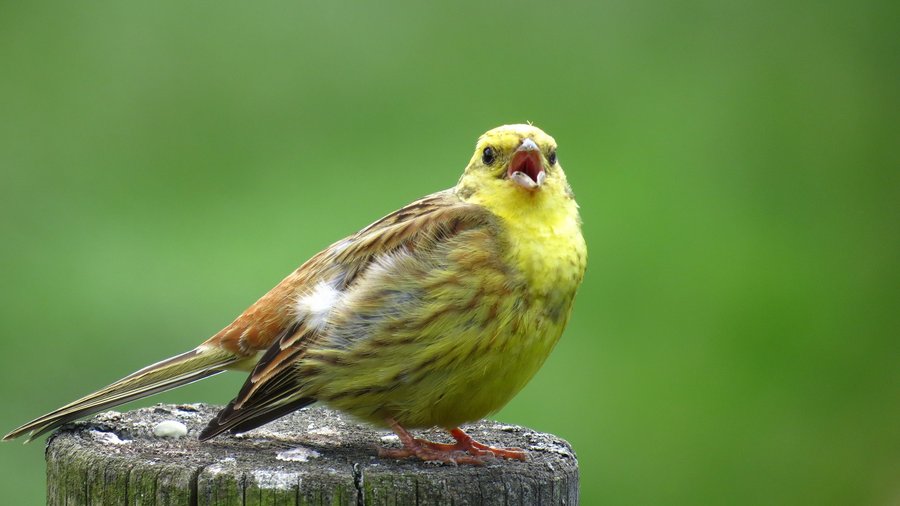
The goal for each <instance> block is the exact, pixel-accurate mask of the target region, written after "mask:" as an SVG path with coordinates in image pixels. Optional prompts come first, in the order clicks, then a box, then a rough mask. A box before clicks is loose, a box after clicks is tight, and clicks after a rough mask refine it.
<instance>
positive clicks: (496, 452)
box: [378, 420, 528, 466]
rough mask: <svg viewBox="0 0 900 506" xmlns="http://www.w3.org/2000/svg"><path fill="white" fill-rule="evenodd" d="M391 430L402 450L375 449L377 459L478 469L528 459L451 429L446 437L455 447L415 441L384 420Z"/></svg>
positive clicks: (520, 452)
mask: <svg viewBox="0 0 900 506" xmlns="http://www.w3.org/2000/svg"><path fill="white" fill-rule="evenodd" d="M388 423H389V424H390V425H391V428H392V429H394V432H396V433H397V436H399V437H400V441H401V442H402V443H403V446H404V447H403V448H399V449H398V448H379V449H378V456H379V457H386V458H392V459H406V458H410V457H418V458H419V459H421V460H423V461H426V462H442V463H444V464H454V465H458V464H472V465H476V466H481V465H484V464H486V463H487V462H490V461H493V460H496V459H498V458H504V459H516V460H523V461H524V460H527V459H528V455H527V453H526V452H525V450H523V449H521V448H494V447H492V446H488V445H485V444H482V443H479V442H478V441H475V440H474V439H472V437H471V436H469V435H468V434H466V433H465V432H464V431H463V430H462V429H460V428H455V429H452V430H451V431H450V435H451V436H453V439H455V440H456V443H455V444H446V443H435V442H432V441H428V440H426V439H419V438H415V437H413V436H412V434H410V433H409V432H408V431H407V430H406V429H404V428H403V427H401V426H400V424H398V423H397V422H396V421H395V420H388Z"/></svg>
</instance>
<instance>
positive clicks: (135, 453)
mask: <svg viewBox="0 0 900 506" xmlns="http://www.w3.org/2000/svg"><path fill="white" fill-rule="evenodd" d="M184 406H189V408H184ZM218 409H219V408H218V407H216V406H208V405H204V404H192V405H179V406H172V405H157V406H155V407H151V408H143V409H138V410H135V411H129V412H126V413H119V412H105V413H102V414H100V415H97V416H96V417H94V418H93V419H90V420H88V421H84V422H76V423H71V424H67V425H65V426H64V427H62V428H61V429H60V430H59V431H58V432H57V433H56V434H55V435H53V436H52V437H51V438H50V440H49V443H48V448H47V463H48V476H47V485H48V495H47V497H48V504H66V502H67V501H68V504H73V503H75V504H82V503H88V502H89V503H91V504H105V503H116V504H118V503H125V502H126V500H125V498H126V497H127V502H128V503H139V504H250V503H253V504H257V503H259V504H275V503H277V504H312V505H319V504H341V505H344V504H345V505H349V506H357V505H359V504H364V505H367V506H373V505H378V504H415V503H418V504H423V505H424V504H449V503H451V502H452V503H453V504H472V505H474V504H495V503H499V504H525V505H529V504H544V505H552V504H577V501H578V462H577V459H576V458H575V454H574V452H573V451H572V449H571V447H570V446H569V444H568V443H566V442H565V441H563V440H562V439H559V438H557V437H555V436H553V435H550V434H542V433H537V432H534V431H532V430H530V429H527V428H524V427H518V426H512V425H502V424H498V423H496V422H491V421H482V422H479V423H475V424H471V425H468V426H466V427H465V430H467V431H469V432H471V433H475V434H479V435H480V436H481V437H482V439H483V441H484V442H486V443H489V444H494V445H498V446H518V447H522V448H526V449H528V450H529V460H528V462H519V461H510V460H497V461H495V462H490V463H488V464H487V465H486V466H483V467H475V466H459V467H454V466H446V465H426V464H425V463H423V462H421V461H418V460H414V459H409V460H402V461H396V460H389V459H382V458H379V457H377V456H376V448H377V447H378V446H380V445H388V446H396V445H397V444H398V442H397V440H396V439H395V438H396V436H393V435H392V434H390V433H389V432H388V431H387V430H386V429H378V428H373V427H371V426H368V425H363V424H359V423H357V422H355V421H354V420H352V419H350V418H349V417H346V416H343V415H341V414H339V413H337V412H334V411H331V410H328V409H326V408H309V409H303V410H300V411H298V412H296V413H293V414H291V415H288V416H286V417H284V418H281V419H279V420H276V421H275V422H272V423H270V424H268V425H265V426H264V427H260V428H259V429H256V430H254V431H251V432H249V433H247V434H245V435H244V436H243V437H234V436H220V437H217V438H215V439H212V440H210V441H207V442H204V443H201V442H199V441H197V439H196V438H197V435H198V434H199V432H200V430H201V429H202V428H203V427H204V425H205V422H206V421H207V420H208V419H210V418H211V417H213V416H214V415H215V413H216V412H217V411H218ZM173 419H177V420H179V421H180V422H181V423H183V424H184V425H185V427H186V430H187V434H188V435H187V437H183V438H180V439H171V438H160V437H155V436H154V433H153V428H154V427H156V426H157V425H158V424H160V423H161V422H163V421H166V420H173ZM415 434H416V436H417V437H424V438H429V439H434V440H441V439H447V438H446V436H445V435H444V433H443V432H442V431H440V430H425V431H416V432H415ZM115 441H118V443H116V442H115ZM126 494H127V495H126ZM251 498H252V500H251Z"/></svg>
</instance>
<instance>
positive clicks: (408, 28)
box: [0, 0, 900, 505]
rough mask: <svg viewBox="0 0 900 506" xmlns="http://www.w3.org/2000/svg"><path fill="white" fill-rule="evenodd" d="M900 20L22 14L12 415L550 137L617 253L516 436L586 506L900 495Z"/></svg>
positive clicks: (14, 469)
mask: <svg viewBox="0 0 900 506" xmlns="http://www.w3.org/2000/svg"><path fill="white" fill-rule="evenodd" d="M894 5H896V3H893V2H885V3H884V4H883V5H878V4H875V3H866V2H846V3H837V2H800V1H787V2H784V1H763V2H720V1H712V0H709V1H687V2H659V1H641V0H638V1H604V2H592V3H565V4H563V3H552V4H551V3H550V2H501V3H496V4H492V5H486V4H484V3H482V2H453V3H452V4H449V5H443V6H441V5H438V4H437V3H426V2H407V3H395V4H392V5H387V4H385V3H380V2H369V3H363V2H359V3H344V2H334V3H327V2H317V3H311V4H307V3H304V2H284V3H252V2H241V3H236V2H235V3H230V2H209V3H184V2H142V3H127V2H108V3H95V2H59V3H54V4H41V3H27V2H15V3H14V2H3V3H2V5H0V66H2V70H0V178H2V180H0V241H2V242H0V267H2V277H3V285H2V286H3V290H2V292H0V321H2V333H0V339H2V341H0V342H2V353H0V371H2V373H0V374H2V378H0V379H2V381H0V385H2V386H0V388H2V391H0V393H2V402H3V409H2V410H0V429H3V432H5V431H6V430H8V429H12V428H13V427H14V426H17V425H19V424H20V423H22V422H25V421H27V420H29V419H31V418H33V417H34V416H37V415H39V414H41V413H44V412H46V411H48V410H50V409H51V408H55V407H57V406H58V405H61V404H63V403H65V402H67V401H70V400H72V399H73V398H75V397H78V396H80V395H82V394H84V393H87V392H89V391H91V390H93V389H95V388H97V387H100V386H102V385H105V384H106V383H108V382H109V381H111V380H114V379H116V378H118V377H120V376H122V375H124V374H126V373H128V372H131V371H132V370H135V369H137V368H139V367H141V366H143V365H146V364H148V363H150V362H154V361H156V360H159V359H162V358H164V357H167V356H169V355H172V354H175V353H177V352H181V351H184V350H186V349H188V348H190V347H192V346H193V345H195V344H196V343H199V342H200V341H201V340H202V339H205V338H206V337H207V336H209V335H211V334H212V333H214V332H215V331H217V330H218V329H219V328H221V327H222V326H224V325H225V324H227V323H228V322H229V321H230V320H231V319H232V318H233V317H234V316H236V315H237V314H238V313H239V312H240V311H242V310H243V309H244V308H245V307H246V306H247V305H249V304H250V303H251V302H253V301H254V300H255V299H256V298H257V297H258V296H260V295H262V294H263V293H264V292H265V291H267V290H268V289H269V288H270V287H272V286H273V285H275V283H277V282H278V281H279V280H280V279H281V278H282V277H283V276H284V275H286V274H287V273H288V272H290V271H291V270H292V269H294V268H295V267H296V266H297V265H299V264H300V263H301V262H303V261H304V260H305V259H307V258H308V257H310V256H311V255H313V254H314V253H315V252H317V251H318V250H319V249H320V248H322V247H324V246H326V245H328V244H330V243H331V242H332V241H334V240H336V239H338V238H340V237H342V236H344V235H346V234H349V233H351V232H353V231H355V230H356V229H358V228H360V227H361V226H364V225H366V224H368V223H369V222H371V221H373V220H374V219H376V218H377V217H379V216H381V215H383V214H385V213H387V212H389V211H391V210H393V209H395V208H397V207H399V206H401V205H403V204H405V203H407V202H409V201H411V200H413V199H415V198H417V197H419V196H421V195H424V194H427V193H430V192H432V191H435V190H438V189H442V188H445V187H449V186H451V185H453V184H454V183H455V182H456V180H457V178H458V176H459V174H460V173H461V170H462V168H463V167H464V165H465V163H466V162H467V160H468V159H469V157H470V156H471V150H472V147H473V145H474V142H475V139H476V137H477V136H478V135H479V134H481V133H482V132H483V131H485V130H487V129H489V128H491V127H494V126H496V125H499V124H503V123H512V122H524V121H533V122H534V123H535V124H536V125H538V126H540V127H541V128H544V129H545V130H547V131H548V132H549V133H550V134H551V135H553V136H555V137H556V139H557V141H558V142H559V145H560V151H559V156H560V160H561V163H562V164H563V166H564V167H565V168H566V171H567V173H568V175H569V180H570V182H571V183H572V185H573V187H574V190H575V193H576V196H577V198H578V201H579V203H580V204H581V208H582V213H583V218H584V233H585V236H586V239H587V243H588V248H589V251H590V255H589V256H590V258H589V266H588V272H587V276H586V278H585V282H584V286H583V287H582V289H581V292H580V294H579V296H578V299H577V302H576V307H575V311H574V315H573V318H572V322H571V325H570V326H569V328H568V330H567V332H566V334H565V336H564V337H563V339H562V341H561V342H560V344H559V346H558V347H557V349H556V351H555V352H554V354H553V356H552V357H551V358H550V359H549V361H548V362H547V364H546V365H545V367H544V368H543V369H542V370H541V372H540V373H539V374H538V375H537V376H536V377H535V378H534V380H533V381H532V382H531V383H530V384H529V385H528V387H527V388H526V389H525V390H524V391H523V392H522V393H521V394H520V395H519V396H518V397H516V398H515V399H514V400H513V401H512V402H511V403H510V404H509V405H508V406H507V407H506V408H505V409H504V410H503V411H501V412H500V413H499V414H498V415H497V418H498V419H500V420H502V421H504V422H508V423H517V424H524V425H528V426H531V427H533V428H536V429H540V430H544V431H551V432H554V433H557V434H559V435H561V436H563V437H565V438H567V439H568V440H569V441H571V442H572V443H573V445H574V446H575V448H576V450H577V452H578V455H579V457H580V462H581V472H582V494H583V504H587V505H607V504H609V505H612V504H617V505H618V504H623V505H625V504H629V505H630V504H846V505H861V504H875V505H882V504H884V505H887V504H897V503H898V502H900V367H898V364H900V345H898V337H900V336H898V300H900V294H898V281H900V280H898V238H900V234H898V232H900V230H898V217H900V212H898V211H900V210H898V205H897V204H898V193H900V192H898V189H900V177H898V169H900V156H898V144H900V143H898V139H900V135H898V110H900V103H898V89H900V79H898V69H900V61H898V60H900V59H898V54H900V44H898V37H897V31H896V25H895V24H894V23H896V20H897V19H898V17H897V15H898V12H897V11H898V10H897V8H896V7H893V6H894ZM226 376H229V375H226ZM242 380H243V377H242V376H241V375H239V374H234V375H230V377H216V378H214V379H211V380H208V381H205V382H202V383H200V384H196V385H192V386H189V387H186V388H183V389H180V390H177V391H175V392H170V393H168V394H165V395H161V396H158V397H156V398H153V400H152V401H151V400H145V401H144V402H142V403H136V404H134V405H132V406H136V405H147V404H149V403H152V402H155V401H172V402H193V401H207V402H218V403H224V402H226V401H227V400H229V399H230V398H231V397H232V395H233V394H234V393H235V392H236V391H237V389H238V388H239V385H240V383H241V382H242ZM42 444H43V439H42V440H41V442H39V443H37V444H32V445H28V446H21V445H19V444H17V443H6V444H3V445H2V446H0V490H3V494H4V497H3V503H4V504H39V503H40V502H42V501H43V494H44V478H43V473H44V464H43V452H42V447H41V445H42Z"/></svg>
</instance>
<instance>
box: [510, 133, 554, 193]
mask: <svg viewBox="0 0 900 506" xmlns="http://www.w3.org/2000/svg"><path fill="white" fill-rule="evenodd" d="M506 177H508V178H509V179H511V180H513V181H515V182H516V183H518V184H519V185H521V186H522V187H523V188H526V189H528V190H536V189H538V188H540V186H541V185H542V184H544V179H545V178H546V177H547V174H546V173H545V172H544V164H543V162H542V161H541V150H540V148H538V146H537V144H535V143H534V141H533V140H531V139H525V140H524V141H522V144H520V145H519V148H518V149H516V152H515V153H513V156H512V160H510V162H509V168H508V169H506Z"/></svg>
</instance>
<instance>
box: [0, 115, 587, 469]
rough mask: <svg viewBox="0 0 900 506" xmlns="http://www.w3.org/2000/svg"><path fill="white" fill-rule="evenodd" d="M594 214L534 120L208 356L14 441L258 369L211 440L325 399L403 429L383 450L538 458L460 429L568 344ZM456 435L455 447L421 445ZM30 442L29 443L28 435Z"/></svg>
mask: <svg viewBox="0 0 900 506" xmlns="http://www.w3.org/2000/svg"><path fill="white" fill-rule="evenodd" d="M586 264H587V247H586V243H585V240H584V237H583V235H582V232H581V217H580V215H579V208H578V204H577V203H576V201H575V197H574V194H573V192H572V189H571V186H570V185H569V183H568V181H567V179H566V175H565V173H564V172H563V169H562V166H561V165H560V162H559V160H558V159H557V143H556V140H555V139H554V138H553V137H551V136H550V135H548V134H547V133H545V132H544V131H543V130H541V129H540V128H538V127H536V126H533V125H532V124H530V123H529V124H512V125H503V126H499V127H497V128H494V129H491V130H489V131H487V132H486V133H484V134H483V135H481V136H480V137H479V138H478V140H477V142H476V146H475V152H474V154H473V155H472V157H471V159H470V161H469V162H468V164H467V165H466V167H465V169H464V171H463V174H462V176H461V177H460V179H459V180H458V182H457V184H456V185H455V186H453V187H452V188H449V189H446V190H443V191H439V192H437V193H433V194H430V195H427V196H425V197H423V198H421V199H419V200H416V201H414V202H412V203H410V204H409V205H407V206H405V207H402V208H400V209H398V210H397V211H394V212H392V213H390V214H388V215H386V216H384V217H383V218H381V219H379V220H378V221H375V222H374V223H372V224H370V225H368V226H367V227H365V228H363V229H361V230H360V231H358V232H356V233H355V234H352V235H350V236H348V237H346V238H344V239H341V240H339V241H337V242H335V243H333V244H331V245H330V246H328V247H327V248H325V249H324V250H322V251H321V252H319V253H318V254H316V255H314V256H313V257H312V258H310V259H309V260H308V261H306V262H305V263H303V264H302V265H301V266H300V267H299V268H297V269H296V270H294V271H293V272H292V273H290V274H289V275H288V276H287V277H286V278H285V279H284V280H282V281H281V282H280V283H279V284H278V285H276V286H275V287H274V288H272V289H271V290H270V291H269V292H268V293H266V294H265V295H263V296H262V297H261V298H260V299H259V300H257V301H256V302H255V303H254V304H252V305H251V306H250V307H249V308H248V309H247V310H245V311H244V312H243V313H242V314H241V315H239V316H238V317H237V318H236V319H235V320H234V321H233V322H232V323H230V324H229V325H227V326H226V327H225V328H223V329H222V330H221V331H219V332H218V333H216V334H215V335H213V336H212V337H210V338H209V339H208V340H206V341H204V342H203V343H202V344H200V345H199V346H197V347H196V348H194V349H192V350H190V351H188V352H186V353H182V354H180V355H176V356H174V357H171V358H168V359H165V360H162V361H160V362H157V363H154V364H152V365H149V366H147V367H144V368H143V369H140V370H138V371H136V372H134V373H132V374H130V375H128V376H126V377H124V378H122V379H120V380H118V381H116V382H114V383H112V384H110V385H109V386H107V387H105V388H103V389H100V390H98V391H96V392H94V393H91V394H89V395H87V396H85V397H82V398H81V399H78V400H76V401H74V402H71V403H69V404H66V405H65V406H62V407H60V408H59V409H56V410H55V411H52V412H50V413H47V414H46V415H43V416H41V417H39V418H37V419H35V420H33V421H31V422H28V423H26V424H24V425H22V426H21V427H19V428H17V429H15V430H13V431H11V432H10V433H9V434H7V435H6V436H4V438H3V439H4V440H10V439H14V438H18V437H20V436H24V435H26V434H27V435H28V436H29V437H28V440H29V441H30V440H31V439H33V438H35V437H37V436H40V435H41V434H44V433H46V432H48V431H50V430H52V429H54V428H56V427H59V426H61V425H63V424H65V423H67V422H69V421H72V420H75V419H78V418H81V417H84V416H86V415H90V414H93V413H96V412H98V411H101V410H103V409H106V408H108V407H112V406H116V405H119V404H122V403H125V402H128V401H132V400H135V399H140V398H143V397H146V396H149V395H151V394H154V393H158V392H162V391H166V390H170V389H173V388H176V387H179V386H182V385H185V384H188V383H191V382H194V381H197V380H200V379H203V378H206V377H209V376H213V375H216V374H219V373H221V372H225V371H243V372H245V373H249V375H248V377H247V379H246V381H245V383H244V384H243V386H242V388H241V389H240V391H239V393H238V394H237V396H236V397H235V398H234V399H233V400H231V401H230V402H229V403H228V404H227V405H226V406H225V407H224V408H223V409H221V411H219V412H218V414H217V415H216V416H215V417H214V418H213V419H212V420H210V421H209V423H208V425H207V426H206V427H205V428H204V429H203V430H202V431H201V432H200V434H199V439H200V440H201V441H206V440H209V439H211V438H213V437H215V436H218V435H220V434H222V433H225V432H228V433H232V434H235V433H242V432H247V431H249V430H252V429H254V428H256V427H259V426H261V425H263V424H265V423H268V422H270V421H272V420H275V419H277V418H279V417H281V416H284V415H286V414H288V413H291V412H293V411H295V410H298V409H301V408H303V407H305V406H308V405H310V404H312V403H315V402H321V403H323V404H325V405H327V406H329V407H331V408H334V409H337V410H339V411H342V412H344V413H347V414H349V415H351V416H353V417H355V418H357V419H361V420H363V421H366V422H369V423H371V424H373V425H375V426H379V427H387V428H390V429H392V430H393V431H394V432H395V433H396V434H397V436H398V437H399V439H400V442H401V443H402V448H380V449H379V450H378V453H379V455H380V456H381V457H384V458H390V459H407V458H417V459H420V460H422V461H435V462H439V463H448V464H473V465H482V464H484V463H486V462H488V461H492V460H495V459H517V460H527V451H526V450H523V449H520V448H495V447H491V446H488V445H486V444H483V443H480V442H478V441H476V440H474V439H473V438H472V437H471V436H469V435H468V434H467V433H466V432H465V431H463V430H462V429H461V428H460V427H461V426H462V425H463V424H465V423H468V422H473V421H477V420H480V419H482V418H484V417H486V416H488V415H490V414H492V413H495V412H496V411H498V410H499V409H500V408H502V407H503V406H504V405H505V404H506V403H507V402H508V401H509V400H510V399H512V397H513V396H514V395H515V394H516V393H518V392H519V391H520V390H521V389H522V387H524V386H525V384H526V383H527V382H528V381H529V380H530V379H531V378H532V377H533V376H534V374H535V373H536V372H537V371H538V369H539V368H540V367H541V365H542V364H543V363H544V361H545V359H546V358H547V357H548V356H549V354H550V352H551V351H552V349H553V348H554V347H555V345H556V343H557V342H558V340H559V339H560V336H561V335H562V333H563V330H564V329H565V327H566V325H567V323H568V321H569V319H570V315H571V312H572V306H573V301H574V299H575V295H576V292H577V290H578V288H579V286H580V285H581V282H582V280H583V278H584V273H585V269H586ZM434 427H437V428H441V429H444V430H446V431H448V432H449V435H450V436H451V437H452V438H453V439H454V441H455V443H452V444H450V443H437V442H432V441H429V440H426V439H421V438H417V437H415V436H414V435H413V434H412V433H411V432H410V429H417V428H434ZM26 442H27V441H26Z"/></svg>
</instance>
